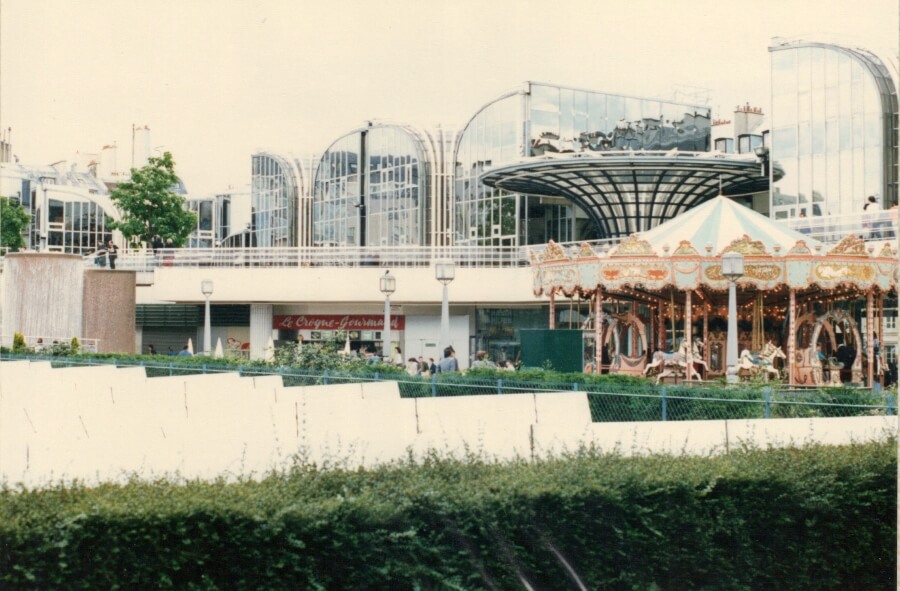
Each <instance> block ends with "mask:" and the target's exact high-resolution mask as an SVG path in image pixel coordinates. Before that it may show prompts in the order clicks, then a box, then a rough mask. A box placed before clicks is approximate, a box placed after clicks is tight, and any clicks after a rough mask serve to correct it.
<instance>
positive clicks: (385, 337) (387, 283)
mask: <svg viewBox="0 0 900 591" xmlns="http://www.w3.org/2000/svg"><path fill="white" fill-rule="evenodd" d="M378 288H379V289H380V290H381V293H383V294H384V330H383V331H382V332H381V336H382V341H381V353H382V356H383V357H382V359H383V360H384V361H388V360H389V359H390V358H391V294H392V293H394V291H395V290H396V289H397V280H396V279H395V278H394V276H393V275H391V272H390V271H385V272H384V275H382V277H381V279H380V280H379V282H378Z"/></svg>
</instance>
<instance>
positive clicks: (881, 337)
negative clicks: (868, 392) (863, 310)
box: [878, 291, 886, 384]
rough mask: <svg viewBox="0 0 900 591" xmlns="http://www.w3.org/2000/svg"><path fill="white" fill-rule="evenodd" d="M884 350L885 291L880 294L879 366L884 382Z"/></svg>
mask: <svg viewBox="0 0 900 591" xmlns="http://www.w3.org/2000/svg"><path fill="white" fill-rule="evenodd" d="M882 351H884V292H883V291H882V292H879V294H878V353H879V354H878V366H879V367H880V368H881V381H882V384H883V383H884V371H885V369H886V368H885V367H884V365H883V364H882V361H883V360H884V358H883V357H882V356H881V352H882Z"/></svg>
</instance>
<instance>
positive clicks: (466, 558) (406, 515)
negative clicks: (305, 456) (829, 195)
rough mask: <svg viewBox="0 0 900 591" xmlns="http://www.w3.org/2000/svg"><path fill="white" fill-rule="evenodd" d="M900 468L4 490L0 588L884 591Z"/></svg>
mask: <svg viewBox="0 0 900 591" xmlns="http://www.w3.org/2000/svg"><path fill="white" fill-rule="evenodd" d="M896 460H897V458H896V441H895V440H889V441H884V442H880V443H870V444H865V445H861V444H860V445H850V446H842V447H826V446H809V447H804V448H791V449H778V450H768V451H762V450H752V449H744V450H738V451H736V452H732V453H730V454H727V455H723V456H718V457H713V458H697V457H686V456H685V457H672V456H662V455H661V456H652V457H646V458H624V457H620V456H616V455H611V454H601V453H598V452H596V451H594V450H591V449H584V450H581V451H580V452H578V453H574V454H571V455H570V456H567V457H562V458H546V459H544V460H540V461H537V462H534V463H529V462H525V461H518V462H508V463H503V464H500V463H490V462H486V461H483V460H481V459H479V458H477V457H469V458H467V459H452V458H444V457H441V456H440V454H439V453H433V454H432V455H431V456H430V457H428V458H426V459H424V460H423V461H421V462H413V461H408V462H404V463H394V464H391V465H387V466H383V467H381V468H377V469H372V470H362V469H360V470H354V469H350V468H349V467H344V468H342V467H340V466H337V467H335V468H333V469H330V470H322V469H319V468H317V467H315V466H309V465H298V466H297V467H296V468H295V469H294V470H292V471H291V472H289V473H286V474H273V475H271V476H269V477H268V478H266V479H265V480H263V481H261V482H249V481H245V482H240V483H235V484H226V483H224V482H213V483H199V482H187V483H175V482H167V481H159V482H152V483H147V482H138V481H134V482H131V483H129V484H127V485H103V486H99V487H96V488H88V487H85V486H69V487H66V486H59V487H57V488H55V489H52V490H45V491H29V490H18V491H13V490H9V489H6V490H3V491H2V492H0V586H2V587H3V588H4V589H148V588H164V589H168V588H179V589H182V588H183V589H518V588H524V587H525V586H526V583H527V585H529V586H530V587H531V588H536V589H559V588H579V584H580V585H581V586H583V587H586V588H591V589H622V590H626V589H627V590H632V589H658V590H664V589H678V590H680V589H779V590H785V591H793V590H798V591H799V590H804V591H805V590H808V589H867V590H876V591H877V590H880V589H894V588H895V580H894V577H895V570H894V565H895V546H896V535H897V531H896V524H897V521H896V504H895V503H896V496H897V488H896V486H897V480H896ZM648 557H652V560H650V559H648ZM575 579H577V581H578V582H577V583H576V581H575Z"/></svg>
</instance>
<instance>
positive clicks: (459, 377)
mask: <svg viewBox="0 0 900 591" xmlns="http://www.w3.org/2000/svg"><path fill="white" fill-rule="evenodd" d="M0 359H2V360H14V359H28V360H45V361H49V362H50V364H51V365H52V366H53V367H76V366H85V365H99V364H112V365H116V366H119V367H134V366H140V367H143V368H144V370H145V372H146V374H147V377H151V378H152V377H162V376H180V375H197V374H209V373H221V372H236V373H238V374H240V375H242V376H258V375H279V376H281V378H282V381H283V383H284V386H285V387H291V386H315V385H327V384H351V383H361V382H376V381H393V382H397V385H398V387H399V390H400V396H401V397H402V398H423V397H446V396H505V395H514V394H543V393H559V392H572V393H575V392H585V393H586V394H587V398H588V403H589V405H590V409H591V417H592V418H593V420H594V421H595V422H631V421H693V420H723V419H762V418H802V417H848V416H886V415H887V416H890V415H895V414H896V412H897V410H896V399H895V393H894V391H893V390H890V391H877V390H872V389H869V388H855V387H838V388H802V389H801V388H791V387H787V386H783V385H771V386H767V385H761V384H740V385H735V386H725V385H711V384H699V383H698V384H692V385H679V386H655V385H653V384H652V383H651V382H649V381H648V382H647V383H646V384H612V383H602V382H599V383H598V382H593V383H592V382H589V381H588V382H584V383H580V382H552V381H545V382H537V381H524V380H518V379H516V377H515V374H511V375H510V377H509V378H506V377H504V378H499V379H485V378H483V377H480V378H475V377H468V376H466V375H465V374H462V373H447V374H438V375H436V376H431V377H417V376H409V375H406V374H401V373H393V372H392V373H389V374H379V373H378V372H377V371H371V372H350V371H343V370H337V369H302V368H296V367H271V366H260V365H246V366H235V365H233V364H228V363H221V364H217V363H206V364H200V363H197V362H192V363H187V362H179V361H178V360H172V361H170V362H160V361H158V360H155V359H153V360H147V361H143V360H135V359H128V360H123V359H104V358H91V357H88V358H79V357H35V356H18V355H10V354H4V355H2V356H0Z"/></svg>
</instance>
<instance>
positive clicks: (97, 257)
mask: <svg viewBox="0 0 900 591" xmlns="http://www.w3.org/2000/svg"><path fill="white" fill-rule="evenodd" d="M117 258H119V247H118V246H116V245H115V243H114V242H113V241H112V240H107V241H106V246H105V247H104V248H100V249H99V250H97V252H95V253H94V263H95V264H97V265H99V266H101V267H105V266H106V264H107V263H109V268H110V269H115V268H116V259H117Z"/></svg>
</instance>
